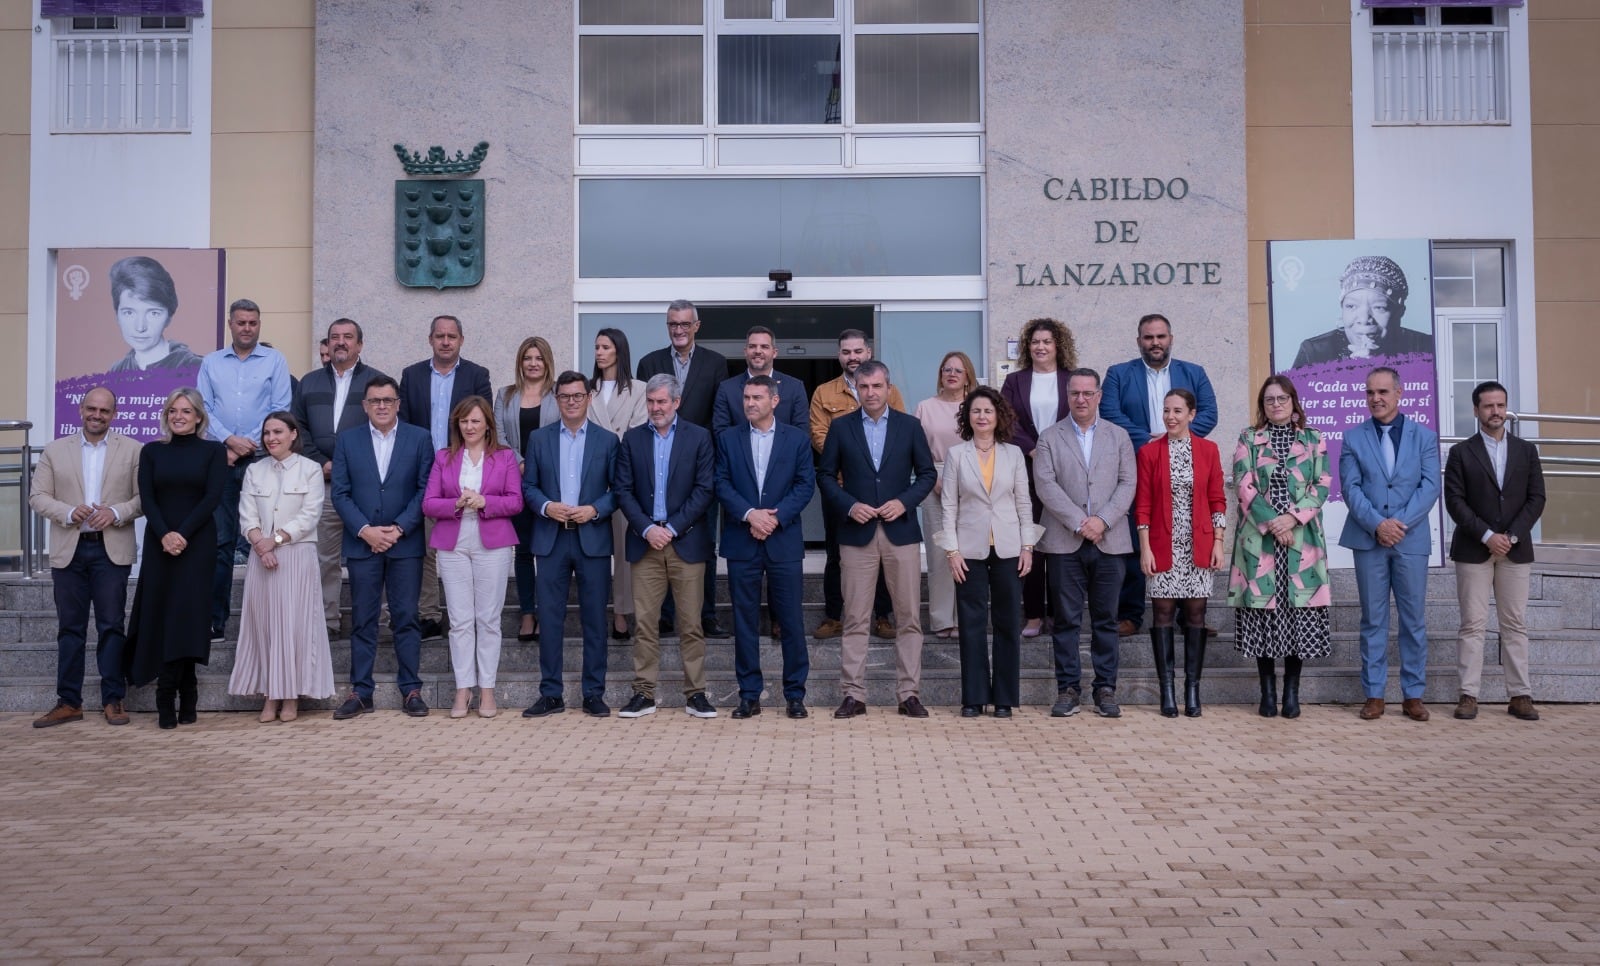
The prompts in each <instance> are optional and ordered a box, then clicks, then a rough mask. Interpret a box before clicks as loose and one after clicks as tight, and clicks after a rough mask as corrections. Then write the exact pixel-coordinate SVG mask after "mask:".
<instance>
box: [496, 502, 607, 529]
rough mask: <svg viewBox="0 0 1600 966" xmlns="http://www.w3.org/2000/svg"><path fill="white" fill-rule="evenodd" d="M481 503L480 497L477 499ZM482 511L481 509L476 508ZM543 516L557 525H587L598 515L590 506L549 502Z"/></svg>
mask: <svg viewBox="0 0 1600 966" xmlns="http://www.w3.org/2000/svg"><path fill="white" fill-rule="evenodd" d="M478 499H479V501H480V502H481V501H482V500H483V498H482V497H479V498H478ZM478 509H480V510H481V509H482V507H481V506H480V507H478ZM544 515H545V516H547V517H549V518H550V519H552V520H554V521H556V522H557V523H588V522H589V521H590V520H593V519H594V518H595V517H597V516H599V514H598V513H597V512H596V511H595V508H594V507H592V506H572V505H571V504H569V503H557V502H556V501H554V500H551V501H550V502H549V503H547V504H546V505H545V508H544Z"/></svg>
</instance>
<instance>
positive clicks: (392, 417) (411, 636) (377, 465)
mask: <svg viewBox="0 0 1600 966" xmlns="http://www.w3.org/2000/svg"><path fill="white" fill-rule="evenodd" d="M362 407H363V408H364V409H365V410H366V412H367V420H368V422H367V424H366V425H365V426H352V427H351V428H349V429H347V430H344V431H343V432H341V433H340V434H339V435H338V437H337V442H336V443H335V445H334V451H333V507H334V509H335V510H337V511H338V513H339V519H340V520H341V521H342V522H343V523H344V556H345V566H347V567H348V568H349V569H350V621H351V625H352V627H351V630H350V697H348V698H346V699H345V702H344V703H343V704H341V705H339V707H338V710H336V711H334V713H333V717H334V719H335V720H343V719H345V718H354V717H356V716H357V715H362V714H367V713H368V712H370V711H371V710H372V665H373V663H374V662H375V661H376V660H377V656H378V607H379V602H380V600H381V599H382V597H383V595H384V593H385V592H387V593H388V597H389V629H390V630H391V631H393V632H394V654H395V659H396V660H397V661H398V662H399V665H400V666H399V671H398V674H397V677H396V681H397V683H398V684H399V685H400V694H401V696H402V703H401V707H402V708H404V710H405V713H406V714H408V715H411V716H412V717H413V718H421V717H425V716H426V715H427V714H428V703H427V702H426V701H424V700H423V699H422V678H421V677H419V676H418V671H417V669H418V665H419V664H420V663H421V660H422V636H421V631H420V630H419V629H418V627H417V591H418V586H419V585H420V584H421V582H422V552H423V549H424V546H425V544H424V539H423V535H422V493H423V491H424V490H425V489H427V486H428V473H429V471H430V470H432V469H433V445H432V441H431V440H430V439H429V438H428V434H427V432H426V431H425V430H422V429H418V428H417V427H415V426H410V425H407V424H406V423H402V422H401V421H400V386H399V384H397V383H396V382H395V381H394V380H393V379H392V378H390V377H389V376H385V375H377V376H373V377H372V378H371V379H370V380H368V381H367V388H366V394H365V395H364V396H362Z"/></svg>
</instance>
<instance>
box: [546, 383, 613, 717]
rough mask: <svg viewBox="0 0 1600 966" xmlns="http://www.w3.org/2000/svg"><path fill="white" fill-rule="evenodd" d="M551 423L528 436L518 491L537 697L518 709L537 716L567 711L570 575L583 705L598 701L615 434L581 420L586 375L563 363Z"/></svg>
mask: <svg viewBox="0 0 1600 966" xmlns="http://www.w3.org/2000/svg"><path fill="white" fill-rule="evenodd" d="M556 406H557V407H558V408H559V409H560V410H561V419H560V421H559V422H555V423H551V424H550V425H548V426H540V427H539V428H538V429H536V430H534V431H533V432H532V433H531V434H530V435H529V436H528V445H527V452H526V454H525V455H526V462H525V463H524V468H523V474H522V498H523V502H524V504H525V505H526V506H527V508H528V510H529V511H530V512H532V513H533V536H532V539H531V541H530V547H529V549H530V550H531V551H532V553H533V555H534V556H535V557H536V558H538V573H539V613H540V614H542V615H544V616H543V619H542V620H540V621H539V700H538V701H535V702H534V703H533V706H532V707H530V708H528V709H527V710H526V711H524V712H522V716H523V717H524V718H542V717H545V716H546V715H551V714H560V713H561V712H563V711H565V710H567V702H566V698H565V697H564V696H563V691H564V686H563V684H562V678H561V662H562V640H563V635H564V631H563V625H564V624H565V623H566V622H565V621H564V620H563V619H562V618H563V617H564V615H565V614H566V612H567V591H568V589H569V588H570V587H571V585H572V577H573V575H574V574H576V575H577V577H578V616H579V618H580V622H581V623H582V625H583V712H584V714H588V715H592V716H594V717H597V718H604V717H606V716H607V715H609V714H610V713H611V709H610V708H609V707H607V706H606V702H605V691H606V643H607V642H606V599H607V598H608V597H610V596H611V550H612V545H611V514H612V511H614V510H616V508H617V498H616V496H615V495H613V494H612V492H611V474H612V471H613V470H614V469H615V468H616V463H617V437H616V436H614V435H612V434H611V433H610V432H609V431H607V430H605V429H602V428H600V427H599V426H597V425H595V424H594V423H591V422H589V382H588V380H587V379H585V378H584V376H583V373H581V372H574V371H572V370H571V369H569V370H567V371H566V372H563V373H562V374H561V375H560V376H558V377H557V378H556Z"/></svg>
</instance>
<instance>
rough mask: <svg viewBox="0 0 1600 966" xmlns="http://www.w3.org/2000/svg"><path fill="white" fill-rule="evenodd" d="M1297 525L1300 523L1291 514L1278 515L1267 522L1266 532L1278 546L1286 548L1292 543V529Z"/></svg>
mask: <svg viewBox="0 0 1600 966" xmlns="http://www.w3.org/2000/svg"><path fill="white" fill-rule="evenodd" d="M1299 524H1300V521H1299V520H1296V519H1295V518H1294V516H1293V515H1292V514H1288V513H1280V514H1278V515H1277V516H1275V517H1273V518H1272V519H1271V520H1268V521H1267V532H1268V533H1270V534H1272V537H1273V539H1274V540H1277V541H1278V544H1279V546H1284V547H1287V546H1288V545H1289V544H1290V543H1293V542H1294V528H1295V527H1297V526H1299Z"/></svg>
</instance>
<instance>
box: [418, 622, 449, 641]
mask: <svg viewBox="0 0 1600 966" xmlns="http://www.w3.org/2000/svg"><path fill="white" fill-rule="evenodd" d="M417 630H418V631H420V632H421V633H422V639H423V640H425V641H437V640H438V639H439V638H441V637H443V636H444V625H443V624H440V623H439V622H438V621H436V620H432V619H429V620H421V621H417Z"/></svg>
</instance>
